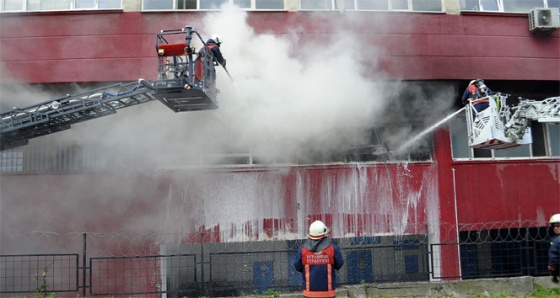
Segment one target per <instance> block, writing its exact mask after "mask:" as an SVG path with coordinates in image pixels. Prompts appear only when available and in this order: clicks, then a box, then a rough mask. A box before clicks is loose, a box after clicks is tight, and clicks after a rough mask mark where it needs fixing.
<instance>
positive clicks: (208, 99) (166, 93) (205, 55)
mask: <svg viewBox="0 0 560 298" xmlns="http://www.w3.org/2000/svg"><path fill="white" fill-rule="evenodd" d="M177 37H179V40H178V41H174V42H170V41H171V39H173V38H174V39H177ZM195 37H198V39H199V40H200V43H201V44H202V45H203V46H202V47H201V49H199V50H198V51H196V48H195V47H194V45H193V43H192V42H193V38H195ZM204 46H205V42H204V40H203V39H202V37H201V36H200V35H199V34H198V32H197V31H196V30H195V29H193V28H191V27H185V28H183V29H178V30H162V31H161V32H160V33H158V34H157V35H156V51H157V55H158V80H155V81H148V80H144V79H139V80H138V82H130V83H120V84H115V85H110V86H106V87H102V88H98V89H94V90H91V91H87V92H84V93H81V94H76V95H67V96H65V97H61V98H57V99H53V100H49V101H45V102H42V103H39V104H35V105H31V106H28V107H25V108H13V109H12V110H11V111H8V112H3V113H0V150H6V149H11V148H15V147H18V146H23V145H26V144H27V143H28V141H29V139H32V138H35V137H40V136H44V135H48V134H52V133H55V132H58V131H62V130H66V129H70V128H71V125H72V124H76V123H80V122H84V121H87V120H90V119H94V118H99V117H103V116H107V115H111V114H115V113H116V111H117V110H118V109H122V108H126V107H130V106H134V105H138V104H142V103H146V102H149V101H152V100H159V101H160V102H162V103H163V104H164V105H166V106H167V107H169V108H170V109H171V110H173V111H174V112H185V111H199V110H209V109H217V108H218V102H217V101H216V95H217V93H218V90H217V89H216V85H215V82H216V71H215V68H214V58H213V56H212V53H211V51H209V50H208V49H207V48H206V47H204Z"/></svg>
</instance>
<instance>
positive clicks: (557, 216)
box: [550, 213, 560, 225]
mask: <svg viewBox="0 0 560 298" xmlns="http://www.w3.org/2000/svg"><path fill="white" fill-rule="evenodd" d="M557 223H560V213H558V214H554V215H553V216H552V217H551V218H550V225H553V224H557Z"/></svg>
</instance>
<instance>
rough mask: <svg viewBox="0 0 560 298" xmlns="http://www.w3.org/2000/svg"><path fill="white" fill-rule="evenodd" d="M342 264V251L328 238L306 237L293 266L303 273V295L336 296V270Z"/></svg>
mask: <svg viewBox="0 0 560 298" xmlns="http://www.w3.org/2000/svg"><path fill="white" fill-rule="evenodd" d="M342 265H344V260H343V258H342V253H341V252H340V250H339V249H338V247H337V246H336V245H334V244H332V243H331V240H330V238H328V237H324V238H321V239H317V240H312V239H307V240H306V241H305V243H304V244H303V246H302V247H301V248H300V250H299V251H298V254H297V256H296V260H295V263H294V266H295V268H296V270H297V271H299V272H302V273H303V281H304V290H303V296H304V297H336V273H335V272H336V270H338V269H340V268H341V267H342Z"/></svg>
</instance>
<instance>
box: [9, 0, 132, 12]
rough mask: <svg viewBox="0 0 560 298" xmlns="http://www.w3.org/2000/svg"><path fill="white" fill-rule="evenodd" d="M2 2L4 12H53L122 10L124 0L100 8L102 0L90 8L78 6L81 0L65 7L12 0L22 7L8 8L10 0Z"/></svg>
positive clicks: (73, 1) (95, 1)
mask: <svg viewBox="0 0 560 298" xmlns="http://www.w3.org/2000/svg"><path fill="white" fill-rule="evenodd" d="M1 1H2V2H1V3H0V12H2V13H9V12H42V11H45V12H52V11H83V10H122V9H123V1H124V0H118V2H119V4H120V5H119V7H109V8H105V7H103V8H100V7H99V6H100V2H101V1H100V0H94V1H93V2H94V7H88V8H76V7H77V4H78V2H79V1H80V0H69V1H68V2H69V7H68V8H65V9H30V6H31V5H30V4H29V1H28V0H12V1H13V2H14V3H17V2H20V4H21V5H20V9H6V3H7V2H8V1H9V0H1ZM42 1H44V0H36V2H37V5H39V6H41V2H42Z"/></svg>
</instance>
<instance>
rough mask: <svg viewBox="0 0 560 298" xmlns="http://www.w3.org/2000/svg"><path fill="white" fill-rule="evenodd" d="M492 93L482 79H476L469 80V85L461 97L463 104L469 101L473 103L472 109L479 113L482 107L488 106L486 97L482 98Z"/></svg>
mask: <svg viewBox="0 0 560 298" xmlns="http://www.w3.org/2000/svg"><path fill="white" fill-rule="evenodd" d="M491 94H492V90H490V89H489V88H488V87H486V85H485V84H484V80H481V79H477V80H472V81H470V82H469V86H467V88H466V89H465V92H463V97H462V98H461V100H462V102H463V104H464V105H466V104H468V103H469V101H471V102H472V103H473V107H474V109H475V110H476V111H477V112H478V113H479V112H481V111H483V110H484V109H486V108H488V106H489V103H488V99H487V98H486V99H484V97H487V96H488V95H491Z"/></svg>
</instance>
